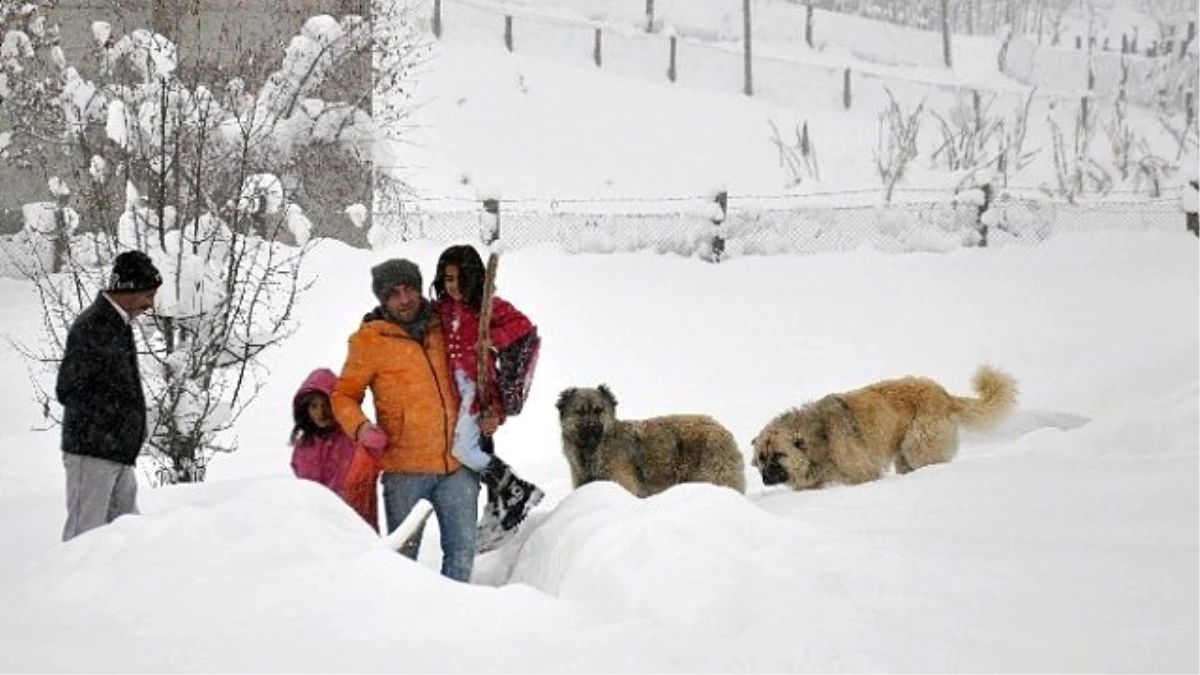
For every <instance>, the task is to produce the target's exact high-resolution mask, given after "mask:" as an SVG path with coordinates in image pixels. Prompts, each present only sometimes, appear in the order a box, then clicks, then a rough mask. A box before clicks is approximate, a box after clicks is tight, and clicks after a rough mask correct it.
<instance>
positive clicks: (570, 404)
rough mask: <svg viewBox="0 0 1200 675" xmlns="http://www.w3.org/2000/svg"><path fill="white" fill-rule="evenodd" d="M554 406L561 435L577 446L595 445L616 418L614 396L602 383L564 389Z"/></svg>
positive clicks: (590, 446)
mask: <svg viewBox="0 0 1200 675" xmlns="http://www.w3.org/2000/svg"><path fill="white" fill-rule="evenodd" d="M555 405H556V407H557V408H558V421H559V423H560V424H561V425H562V433H563V437H564V438H566V439H569V440H570V441H571V442H572V443H574V444H575V445H577V446H579V447H580V448H595V447H596V445H597V444H599V442H600V439H601V438H602V437H603V436H604V432H605V431H606V430H608V428H609V427H610V426H611V425H612V423H613V422H614V421H615V420H616V418H617V397H615V396H613V393H612V392H611V391H609V389H608V387H607V386H605V385H603V384H602V385H600V386H599V387H596V388H595V389H590V388H584V387H571V388H570V389H564V390H563V392H562V393H561V394H559V395H558V403H556V404H555Z"/></svg>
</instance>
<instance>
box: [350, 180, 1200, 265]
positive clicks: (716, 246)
mask: <svg viewBox="0 0 1200 675" xmlns="http://www.w3.org/2000/svg"><path fill="white" fill-rule="evenodd" d="M841 200H842V202H843V203H838V204H835V203H829V204H815V205H811V204H810V205H787V206H779V205H770V204H756V203H746V200H744V199H743V200H737V199H734V200H732V201H731V200H730V198H729V196H728V195H719V196H717V197H713V198H707V199H702V198H691V199H689V198H678V199H669V200H637V201H629V200H622V201H616V200H612V201H609V200H575V201H554V200H550V201H546V200H532V199H530V200H514V201H511V202H509V201H506V202H495V203H492V204H489V205H486V206H485V204H484V203H482V202H475V203H474V204H473V205H472V202H471V201H470V200H437V201H431V200H417V201H413V202H405V203H402V204H397V205H395V206H394V207H392V208H387V209H381V210H378V211H376V212H375V213H374V214H373V230H372V236H371V239H372V241H371V244H372V246H373V247H375V248H382V247H386V246H389V245H392V244H396V243H399V242H402V241H408V240H413V239H431V240H437V241H479V242H482V243H491V241H493V240H499V241H501V242H502V244H503V246H505V247H506V248H523V247H528V246H534V245H538V244H555V245H558V246H561V247H562V248H564V249H566V250H567V251H570V252H617V251H638V250H651V251H656V252H660V253H677V254H680V255H685V256H699V257H702V258H706V259H713V260H720V259H723V258H729V257H735V256H739V255H776V254H809V253H823V252H836V251H846V250H853V249H856V248H859V247H862V246H870V247H873V248H876V249H879V250H884V251H892V252H903V251H912V250H948V249H950V248H956V247H972V246H1007V245H1014V244H1037V243H1040V242H1042V241H1045V240H1046V239H1048V238H1050V237H1053V236H1055V235H1057V234H1063V233H1086V232H1098V231H1105V230H1133V231H1148V230H1158V231H1168V232H1181V233H1182V232H1185V231H1186V229H1185V228H1186V225H1185V214H1184V213H1183V211H1182V209H1181V208H1180V200H1179V197H1178V195H1168V196H1164V197H1161V198H1157V199H1145V198H1142V199H1140V200H1137V201H1104V202H1092V203H1075V204H1072V203H1068V202H1060V201H1048V200H1046V199H1039V198H1034V197H1018V196H1013V195H1009V194H1002V195H1000V196H998V197H997V198H996V199H995V200H993V201H992V202H991V203H989V204H988V205H987V206H986V207H985V206H984V205H983V204H982V202H981V201H979V200H978V199H976V200H973V201H972V200H960V201H944V200H941V201H909V202H905V203H893V204H888V205H880V204H850V205H847V204H845V203H844V201H845V200H846V196H845V195H843V196H842V197H841ZM585 207H587V208H585Z"/></svg>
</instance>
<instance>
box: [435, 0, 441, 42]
mask: <svg viewBox="0 0 1200 675" xmlns="http://www.w3.org/2000/svg"><path fill="white" fill-rule="evenodd" d="M433 36H434V37H436V38H440V37H442V0H433Z"/></svg>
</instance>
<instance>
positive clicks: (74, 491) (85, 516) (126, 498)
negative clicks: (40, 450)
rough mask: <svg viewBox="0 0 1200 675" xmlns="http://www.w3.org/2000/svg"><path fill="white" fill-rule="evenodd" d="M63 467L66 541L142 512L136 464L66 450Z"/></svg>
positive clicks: (64, 538)
mask: <svg viewBox="0 0 1200 675" xmlns="http://www.w3.org/2000/svg"><path fill="white" fill-rule="evenodd" d="M63 467H64V468H65V469H66V470H67V523H66V525H64V526H63V534H62V538H63V541H67V540H69V539H71V538H72V537H74V536H76V535H79V534H83V533H84V532H87V531H88V530H90V529H92V528H94V527H99V526H101V525H104V524H106V523H111V522H112V521H114V520H116V519H117V518H118V517H119V516H123V515H125V514H127V513H137V512H138V508H137V474H135V473H134V471H133V467H132V466H128V465H126V464H118V463H117V462H112V461H109V460H107V459H100V458H98V457H86V456H84V455H74V454H71V453H68V452H64V453H63Z"/></svg>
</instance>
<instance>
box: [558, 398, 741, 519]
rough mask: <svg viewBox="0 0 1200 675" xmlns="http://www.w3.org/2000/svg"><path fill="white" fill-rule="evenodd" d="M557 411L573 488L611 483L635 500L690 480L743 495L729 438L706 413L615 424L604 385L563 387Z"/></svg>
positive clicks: (734, 448) (736, 455) (614, 403)
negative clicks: (636, 497) (631, 495)
mask: <svg viewBox="0 0 1200 675" xmlns="http://www.w3.org/2000/svg"><path fill="white" fill-rule="evenodd" d="M557 407H558V417H559V422H560V424H561V425H562V444H563V454H564V455H566V457H567V463H568V464H569V465H570V467H571V484H572V485H574V486H575V487H579V486H580V485H584V484H587V483H590V482H592V481H597V480H611V481H613V482H615V483H617V484H619V485H620V486H621V487H623V488H625V489H626V490H628V491H629V492H630V493H632V494H634V495H636V496H638V497H647V496H649V495H653V494H657V493H659V492H662V491H663V490H666V489H667V488H669V487H671V486H673V485H678V484H680V483H689V482H704V483H712V484H714V485H723V486H726V487H730V488H733V489H734V490H737V491H738V492H743V493H744V492H745V491H746V476H745V460H744V459H743V458H742V453H741V452H740V451H738V448H737V442H736V441H735V440H734V438H733V434H731V433H729V430H728V429H726V428H725V427H723V426H721V425H720V424H719V423H718V422H717V421H716V420H714V419H713V418H711V417H709V416H707V415H669V416H665V417H652V418H650V419H645V420H634V421H624V420H618V419H617V417H616V411H617V399H616V397H615V396H613V394H612V392H611V391H609V389H608V387H606V386H604V385H600V386H599V387H597V388H595V389H588V388H578V387H572V388H570V389H566V390H564V391H563V392H562V393H561V394H560V395H559V397H558V404H557Z"/></svg>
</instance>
